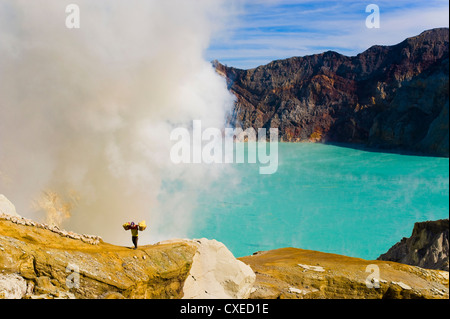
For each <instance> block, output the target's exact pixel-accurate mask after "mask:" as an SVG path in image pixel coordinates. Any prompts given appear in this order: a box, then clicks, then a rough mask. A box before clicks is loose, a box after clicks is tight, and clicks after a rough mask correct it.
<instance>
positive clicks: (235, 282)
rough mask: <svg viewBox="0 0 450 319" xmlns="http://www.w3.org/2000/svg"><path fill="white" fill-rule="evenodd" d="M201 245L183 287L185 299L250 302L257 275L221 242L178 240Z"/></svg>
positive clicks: (204, 239) (171, 241)
mask: <svg viewBox="0 0 450 319" xmlns="http://www.w3.org/2000/svg"><path fill="white" fill-rule="evenodd" d="M174 241H184V242H188V243H191V244H194V245H196V246H197V252H196V253H195V255H194V260H193V263H192V267H191V270H190V272H189V275H188V277H187V279H186V281H185V282H184V286H183V294H184V296H183V299H247V298H248V297H249V296H250V293H251V290H252V288H253V284H254V282H255V280H256V275H255V273H254V272H253V270H252V269H251V268H250V266H248V265H246V264H244V263H243V262H242V261H240V260H237V259H236V258H235V257H234V256H233V254H232V253H231V252H230V251H229V250H228V248H227V247H226V246H225V245H224V244H222V243H221V242H218V241H217V240H214V239H212V240H209V239H206V238H202V239H194V240H188V239H177V240H169V241H164V242H161V243H160V244H164V243H173V242H174Z"/></svg>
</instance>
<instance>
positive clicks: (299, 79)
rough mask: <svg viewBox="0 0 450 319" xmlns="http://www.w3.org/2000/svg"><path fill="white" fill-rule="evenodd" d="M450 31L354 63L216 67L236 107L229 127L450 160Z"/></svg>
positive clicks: (322, 60) (331, 59)
mask: <svg viewBox="0 0 450 319" xmlns="http://www.w3.org/2000/svg"><path fill="white" fill-rule="evenodd" d="M448 61H449V30H448V28H441V29H433V30H429V31H425V32H423V33H422V34H420V35H418V36H416V37H412V38H408V39H406V40H405V41H403V42H401V43H399V44H397V45H394V46H373V47H371V48H370V49H368V50H366V51H365V52H363V53H361V54H358V55H357V56H355V57H347V56H343V55H341V54H339V53H336V52H332V51H329V52H325V53H322V54H316V55H311V56H305V57H293V58H290V59H286V60H278V61H273V62H271V63H269V64H267V65H265V66H260V67H258V68H255V69H250V70H240V69H235V68H232V67H227V66H224V65H221V64H220V63H218V62H217V61H215V62H214V65H215V67H216V70H217V72H218V73H219V74H221V75H223V76H225V77H226V79H227V82H228V85H229V89H230V91H231V92H233V93H234V94H235V95H236V98H237V102H236V104H235V107H234V110H233V112H232V114H230V117H229V123H230V124H231V125H232V126H235V127H241V128H243V129H244V130H245V129H247V128H249V127H253V128H254V129H257V128H271V127H275V128H278V129H279V136H280V138H281V140H282V141H292V142H296V141H312V142H343V143H364V144H367V145H369V146H372V147H379V148H395V149H404V150H409V151H414V152H422V153H426V154H432V155H439V156H447V157H448V156H449V146H448V143H449V142H448V140H449V137H448V136H449V135H448V134H449V133H448V131H449V126H448V98H449V95H448V79H449V73H448V65H449V64H448V63H449V62H448Z"/></svg>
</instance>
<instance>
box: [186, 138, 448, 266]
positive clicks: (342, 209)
mask: <svg viewBox="0 0 450 319" xmlns="http://www.w3.org/2000/svg"><path fill="white" fill-rule="evenodd" d="M278 146H279V166H278V171H277V173H275V174H273V175H260V174H259V165H256V164H229V165H233V170H234V173H233V174H229V175H226V176H224V177H222V178H221V179H220V180H218V181H216V182H215V183H214V184H213V185H212V187H211V188H210V189H209V190H208V191H204V192H202V193H201V195H200V196H199V197H200V200H199V203H198V207H197V209H196V212H195V215H194V216H193V217H194V220H196V221H200V220H201V222H195V223H193V226H192V227H191V229H190V233H189V237H191V238H200V237H207V238H214V239H217V240H218V241H221V242H223V243H224V244H225V245H226V246H227V247H228V248H229V249H230V250H231V251H232V252H233V254H234V255H235V256H237V257H240V256H246V255H251V254H252V253H253V252H256V251H260V250H270V249H276V248H281V247H297V248H302V249H311V250H318V251H322V252H329V253H336V254H342V255H347V256H352V257H360V258H364V259H369V260H370V259H375V258H377V257H378V256H379V255H380V254H382V253H384V252H386V251H387V250H388V249H389V248H390V247H391V246H392V245H393V244H395V243H396V242H398V241H399V240H400V239H401V238H402V237H409V236H410V235H411V231H412V229H413V226H414V223H415V222H418V221H424V220H436V219H442V218H448V216H449V159H448V158H436V157H423V156H409V155H399V154H391V153H381V152H369V151H364V150H358V149H352V148H345V147H339V146H334V145H323V144H312V143H296V144H293V143H280V144H279V145H278ZM236 176H238V178H237V179H236Z"/></svg>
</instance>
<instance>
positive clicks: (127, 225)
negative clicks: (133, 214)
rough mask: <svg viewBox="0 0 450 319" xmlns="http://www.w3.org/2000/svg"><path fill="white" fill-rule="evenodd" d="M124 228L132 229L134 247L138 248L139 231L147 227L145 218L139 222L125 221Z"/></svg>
mask: <svg viewBox="0 0 450 319" xmlns="http://www.w3.org/2000/svg"><path fill="white" fill-rule="evenodd" d="M123 228H124V229H125V230H131V241H132V242H133V245H134V249H137V246H138V238H139V231H142V230H144V229H146V228H147V225H146V224H145V220H143V221H141V222H140V223H139V224H135V223H134V222H128V223H125V224H123Z"/></svg>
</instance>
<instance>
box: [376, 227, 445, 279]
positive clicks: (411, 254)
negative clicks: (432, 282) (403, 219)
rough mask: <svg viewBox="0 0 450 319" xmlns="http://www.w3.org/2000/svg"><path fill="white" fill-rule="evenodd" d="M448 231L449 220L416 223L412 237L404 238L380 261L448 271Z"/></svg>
mask: <svg viewBox="0 0 450 319" xmlns="http://www.w3.org/2000/svg"><path fill="white" fill-rule="evenodd" d="M448 230H449V220H448V219H441V220H437V221H426V222H421V223H416V224H415V225H414V229H413V232H412V235H411V237H409V238H403V239H402V240H401V241H400V242H398V243H396V244H395V245H394V246H392V248H391V249H389V251H388V252H387V253H385V254H383V255H381V256H380V257H378V260H387V261H395V262H399V263H402V264H408V265H412V266H419V267H422V268H428V269H440V270H446V271H448V253H449V251H448V247H449V246H448Z"/></svg>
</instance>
